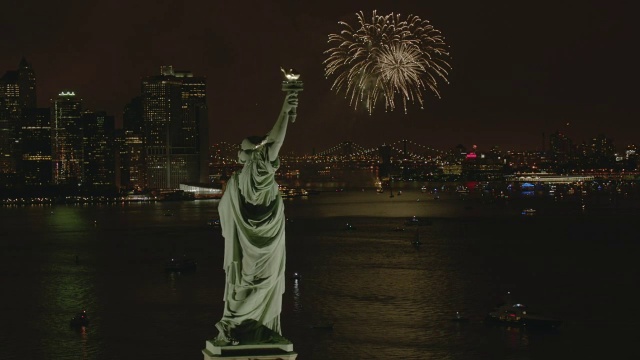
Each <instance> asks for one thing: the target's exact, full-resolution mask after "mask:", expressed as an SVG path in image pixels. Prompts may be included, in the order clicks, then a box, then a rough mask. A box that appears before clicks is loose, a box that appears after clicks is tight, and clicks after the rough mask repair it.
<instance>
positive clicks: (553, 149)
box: [549, 131, 573, 165]
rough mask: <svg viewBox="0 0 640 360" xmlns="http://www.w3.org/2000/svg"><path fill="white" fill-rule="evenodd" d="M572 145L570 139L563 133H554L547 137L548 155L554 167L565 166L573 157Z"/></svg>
mask: <svg viewBox="0 0 640 360" xmlns="http://www.w3.org/2000/svg"><path fill="white" fill-rule="evenodd" d="M572 150H573V144H572V141H571V139H569V138H568V137H566V136H565V135H564V134H563V133H561V132H559V131H556V132H555V133H553V134H551V135H550V136H549V155H550V158H551V161H552V162H554V163H555V164H556V165H559V164H566V163H567V162H569V161H570V160H571V158H572V156H573V154H572Z"/></svg>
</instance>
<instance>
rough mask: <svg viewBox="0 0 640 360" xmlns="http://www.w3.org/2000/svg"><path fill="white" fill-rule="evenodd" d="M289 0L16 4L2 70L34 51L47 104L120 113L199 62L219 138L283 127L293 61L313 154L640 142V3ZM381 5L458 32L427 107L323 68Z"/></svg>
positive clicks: (304, 133) (304, 139)
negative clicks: (379, 101) (361, 16)
mask: <svg viewBox="0 0 640 360" xmlns="http://www.w3.org/2000/svg"><path fill="white" fill-rule="evenodd" d="M276 3H277V5H281V6H275V5H269V4H263V3H260V2H251V1H249V2H243V3H218V4H214V3H208V2H197V1H193V2H188V3H186V4H184V3H166V4H161V5H156V4H154V6H147V5H148V4H146V2H145V1H141V2H139V3H137V4H135V5H130V6H127V7H124V8H123V7H122V6H121V4H119V3H118V2H114V3H109V4H100V5H93V4H87V3H82V2H75V1H70V2H69V7H68V9H69V11H68V12H66V13H65V14H64V15H62V18H56V19H53V18H50V17H48V14H49V13H50V11H52V9H50V8H49V7H54V6H55V4H46V3H44V4H36V3H29V2H27V3H25V5H23V6H22V7H20V8H17V9H15V10H14V11H13V12H11V13H7V12H5V13H3V14H2V15H0V16H1V18H2V24H3V26H2V28H3V31H2V35H0V46H2V47H3V49H4V50H5V51H3V54H2V55H1V56H0V66H1V67H0V69H2V70H10V69H15V68H16V65H17V64H18V63H19V61H20V59H21V57H22V56H24V57H25V58H26V59H27V60H28V61H29V62H30V63H31V64H32V65H33V68H34V71H35V74H36V78H37V98H38V106H40V107H46V106H47V105H48V101H49V99H52V98H54V97H55V96H56V95H57V94H58V93H59V92H60V91H63V90H73V91H76V93H77V94H78V95H79V96H80V97H81V98H82V99H83V103H85V104H86V106H87V107H88V108H91V109H94V110H104V111H106V112H107V113H108V114H111V115H114V116H115V117H116V121H118V122H121V119H122V112H123V109H124V107H125V105H126V104H127V103H128V102H129V101H130V100H131V99H132V98H133V97H135V96H138V95H139V94H140V90H141V89H140V79H141V78H143V77H145V76H150V75H155V74H157V73H158V71H159V69H160V66H163V65H172V66H173V67H174V68H175V69H178V70H183V69H184V70H190V71H193V72H194V73H198V74H201V75H203V76H206V78H207V87H208V88H209V93H210V95H209V96H208V107H209V118H210V124H211V128H212V130H211V133H210V135H211V136H210V137H211V140H212V142H216V141H227V142H239V141H240V140H241V139H242V138H243V137H245V136H247V135H253V134H254V133H255V134H260V133H263V132H266V131H267V130H268V128H267V127H268V125H267V124H269V123H271V122H272V121H273V119H274V118H275V117H276V116H277V112H278V107H279V104H280V103H281V99H282V96H283V93H282V92H281V91H280V81H281V80H282V78H281V76H282V75H281V73H280V72H279V68H280V66H284V67H294V68H296V69H298V70H299V71H300V72H301V74H302V76H301V80H303V81H304V83H305V90H304V92H302V93H301V95H300V108H299V109H298V114H299V115H298V119H299V120H298V121H297V122H296V123H295V124H294V126H292V127H290V130H289V131H290V133H289V136H288V140H287V143H286V144H285V147H284V148H283V149H284V150H287V151H288V150H293V151H296V152H299V153H310V152H311V151H312V148H311V146H314V147H315V148H316V149H317V150H323V149H325V148H328V147H330V146H333V145H335V144H338V143H340V142H343V141H354V142H357V143H361V144H363V145H364V146H372V145H375V144H379V143H383V142H384V141H388V140H389V139H391V140H393V139H401V138H409V139H410V140H413V141H417V142H420V143H423V144H430V145H431V146H433V147H434V148H440V149H443V150H444V149H449V148H451V147H453V146H455V145H456V144H458V143H461V144H463V145H465V146H467V147H470V146H472V145H474V144H477V145H478V146H479V147H481V148H484V149H487V148H490V147H492V146H495V145H497V146H500V147H501V148H502V149H503V150H511V149H513V150H533V149H541V148H542V146H543V139H544V138H543V133H544V134H546V137H547V140H546V142H547V143H548V137H549V135H550V134H551V133H553V132H555V131H556V130H560V131H562V132H564V133H566V134H567V136H569V137H570V138H572V139H574V140H575V142H578V143H579V142H582V141H586V140H588V139H590V138H592V137H595V136H597V135H599V134H604V135H606V136H607V137H609V138H612V139H613V140H614V141H615V144H616V146H617V147H618V148H621V147H624V146H626V145H628V144H631V143H637V142H638V138H637V135H636V134H638V133H640V131H639V130H640V124H638V122H637V121H636V119H637V118H638V110H637V108H636V107H635V106H634V105H633V100H634V98H633V93H632V92H631V91H629V89H631V87H632V86H633V85H634V84H635V82H636V80H637V75H638V74H637V69H636V68H634V67H633V66H632V65H633V64H634V63H636V62H637V61H636V60H637V56H636V55H635V54H632V51H631V49H630V48H629V47H627V44H630V43H631V41H632V40H633V38H632V32H631V26H632V22H631V14H632V12H631V11H630V9H625V8H624V6H622V5H620V4H608V5H605V4H600V3H598V2H595V1H591V2H582V3H580V4H579V6H578V5H576V6H572V5H570V4H554V5H553V6H546V4H544V3H536V5H535V6H531V7H530V8H527V9H525V11H522V10H519V9H515V8H513V7H511V6H509V5H508V3H506V2H504V3H501V2H494V3H492V4H484V3H483V4H475V5H467V4H465V6H460V5H456V4H453V5H452V4H448V5H447V4H442V3H428V4H421V2H418V1H408V2H403V3H400V4H395V3H391V2H388V1H370V2H362V3H357V2H355V3H354V2H350V3H348V4H347V3H344V2H343V3H340V2H332V1H329V2H325V3H324V4H323V5H315V4H304V5H302V4H299V3H296V2H293V1H278V2H276ZM549 4H551V3H549ZM374 9H377V10H378V12H379V13H388V12H394V13H399V14H403V15H408V14H415V15H418V16H420V17H421V18H423V19H427V20H429V21H430V22H431V23H432V24H433V25H434V27H436V28H437V29H439V30H441V31H442V33H443V35H444V36H445V38H446V41H447V44H448V45H449V46H450V49H451V56H452V60H451V64H452V70H451V72H450V78H449V80H450V82H451V83H450V84H449V85H443V86H442V87H441V88H440V90H441V93H442V99H440V100H438V99H436V98H435V97H433V96H431V95H428V96H425V109H424V110H420V109H419V106H417V105H416V104H412V105H410V108H409V111H408V114H406V115H405V114H404V113H403V112H402V111H400V110H398V109H396V110H395V111H393V112H389V113H384V112H375V113H373V114H371V115H369V114H368V113H367V112H366V111H365V110H354V109H353V107H352V106H350V105H349V101H348V99H344V97H343V96H341V95H338V94H336V93H335V92H333V91H331V90H330V87H331V81H330V80H327V79H325V78H324V75H323V65H322V61H323V60H324V58H325V56H324V55H323V51H324V50H326V48H327V47H328V46H327V44H326V41H327V36H328V35H329V34H330V33H333V32H336V31H339V30H340V28H339V27H338V26H337V23H338V21H345V22H349V23H353V21H354V20H355V18H356V17H355V13H356V12H358V11H363V12H364V13H365V15H366V14H370V13H371V11H373V10H374ZM27 15H28V16H27ZM71 20H75V21H71ZM90 25H91V26H90ZM29 30H30V31H29ZM42 33H47V34H49V36H46V37H42V36H41V34H42ZM247 131H249V132H251V133H247Z"/></svg>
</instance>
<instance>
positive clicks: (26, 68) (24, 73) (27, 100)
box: [18, 58, 38, 109]
mask: <svg viewBox="0 0 640 360" xmlns="http://www.w3.org/2000/svg"><path fill="white" fill-rule="evenodd" d="M18 87H19V88H20V95H19V96H18V97H19V99H20V106H22V107H23V108H28V109H35V108H36V107H37V106H38V105H37V101H36V75H35V72H34V71H33V67H32V66H31V64H30V63H29V62H27V60H26V59H25V58H22V60H20V65H18Z"/></svg>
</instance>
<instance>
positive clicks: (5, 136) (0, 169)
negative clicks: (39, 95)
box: [0, 58, 36, 175]
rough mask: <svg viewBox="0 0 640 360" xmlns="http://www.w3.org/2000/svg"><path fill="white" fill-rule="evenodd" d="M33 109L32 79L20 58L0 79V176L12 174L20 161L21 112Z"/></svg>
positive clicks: (28, 69)
mask: <svg viewBox="0 0 640 360" xmlns="http://www.w3.org/2000/svg"><path fill="white" fill-rule="evenodd" d="M35 107H36V77H35V74H34V72H33V68H32V67H31V64H29V63H28V62H27V61H26V60H25V59H24V58H22V60H21V61H20V64H19V65H18V70H10V71H7V72H6V73H5V74H4V76H3V77H2V78H0V173H3V174H14V175H15V174H16V173H17V172H18V171H19V169H20V158H21V149H20V147H21V145H20V144H21V140H22V138H21V135H20V131H21V127H22V126H21V124H20V120H21V118H22V116H21V113H22V111H23V110H24V109H34V108H35Z"/></svg>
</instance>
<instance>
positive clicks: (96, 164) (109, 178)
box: [81, 110, 116, 190]
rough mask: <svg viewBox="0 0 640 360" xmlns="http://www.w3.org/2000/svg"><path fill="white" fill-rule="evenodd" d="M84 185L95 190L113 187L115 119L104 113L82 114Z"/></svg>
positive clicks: (87, 111) (91, 112)
mask: <svg viewBox="0 0 640 360" xmlns="http://www.w3.org/2000/svg"><path fill="white" fill-rule="evenodd" d="M81 121H82V126H83V130H84V131H83V138H84V146H83V149H84V151H83V154H84V166H83V169H84V174H83V179H84V183H85V184H86V185H87V186H89V187H91V188H92V189H93V190H96V189H100V188H102V189H109V188H111V187H113V186H115V182H116V177H115V170H116V161H115V159H116V151H115V141H114V140H115V132H116V128H115V119H114V117H113V116H111V115H107V113H106V112H104V111H89V110H86V111H84V112H83V113H82V117H81Z"/></svg>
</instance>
